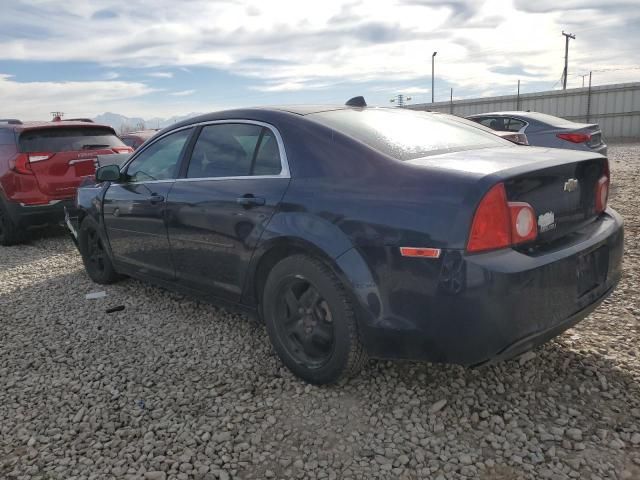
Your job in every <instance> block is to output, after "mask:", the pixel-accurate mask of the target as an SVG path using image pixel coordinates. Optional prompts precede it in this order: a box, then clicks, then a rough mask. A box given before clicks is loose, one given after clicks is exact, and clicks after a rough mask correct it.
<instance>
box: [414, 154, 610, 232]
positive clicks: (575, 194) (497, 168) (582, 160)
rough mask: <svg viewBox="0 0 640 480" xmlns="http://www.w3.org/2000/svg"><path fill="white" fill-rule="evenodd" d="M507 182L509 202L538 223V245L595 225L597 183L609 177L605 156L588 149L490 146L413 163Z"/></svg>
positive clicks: (505, 183)
mask: <svg viewBox="0 0 640 480" xmlns="http://www.w3.org/2000/svg"><path fill="white" fill-rule="evenodd" d="M411 163H414V164H418V165H424V166H429V167H435V168H445V169H449V170H457V171H461V172H465V173H467V174H469V175H473V176H477V177H478V178H479V179H486V177H491V183H498V182H501V181H502V182H504V185H505V190H506V193H507V199H508V201H510V202H526V203H528V204H530V205H531V206H532V207H533V209H534V212H535V215H536V220H537V223H538V238H537V240H536V244H542V243H547V242H551V241H554V240H556V239H558V238H560V237H563V236H565V235H567V234H569V233H571V232H574V231H576V230H578V229H579V228H580V227H582V226H583V225H585V224H586V223H589V222H591V221H593V220H594V219H595V218H596V217H597V216H598V214H597V213H596V205H595V203H596V202H595V198H596V189H597V182H598V180H599V179H600V178H601V177H602V176H603V175H608V173H609V172H608V162H607V159H606V158H605V157H603V156H602V155H599V154H594V153H592V152H587V151H577V150H561V149H545V148H538V147H524V146H521V147H510V148H488V149H484V150H473V151H466V152H455V153H450V154H445V155H437V156H433V157H427V158H423V159H418V160H413V161H411Z"/></svg>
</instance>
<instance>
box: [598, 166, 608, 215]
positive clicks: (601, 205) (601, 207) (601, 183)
mask: <svg viewBox="0 0 640 480" xmlns="http://www.w3.org/2000/svg"><path fill="white" fill-rule="evenodd" d="M608 200H609V177H608V176H606V175H603V176H602V177H600V180H598V183H596V212H597V213H602V212H604V211H605V210H606V208H607V201H608Z"/></svg>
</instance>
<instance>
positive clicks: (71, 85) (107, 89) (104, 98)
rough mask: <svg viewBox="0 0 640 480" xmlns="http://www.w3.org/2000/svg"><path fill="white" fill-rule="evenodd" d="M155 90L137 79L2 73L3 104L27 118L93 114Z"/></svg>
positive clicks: (0, 100) (40, 118) (12, 114)
mask: <svg viewBox="0 0 640 480" xmlns="http://www.w3.org/2000/svg"><path fill="white" fill-rule="evenodd" d="M153 91H154V90H153V89H152V88H149V87H148V86H147V85H145V84H143V83H137V82H122V81H92V82H17V81H15V80H14V79H13V78H12V77H11V76H10V75H6V74H0V104H2V105H4V106H5V108H6V109H7V111H10V112H11V116H17V117H18V118H21V119H26V120H42V119H46V118H48V117H49V112H52V111H63V112H65V113H67V114H69V115H72V116H85V115H89V116H91V115H93V114H94V113H95V112H96V111H101V110H108V109H109V106H110V105H113V103H114V102H118V101H122V100H127V99H133V98H137V97H141V96H144V95H147V94H149V93H152V92H153Z"/></svg>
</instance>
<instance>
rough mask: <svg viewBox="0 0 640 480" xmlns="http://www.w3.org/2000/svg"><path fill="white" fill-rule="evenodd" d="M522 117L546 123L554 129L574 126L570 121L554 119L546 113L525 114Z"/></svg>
mask: <svg viewBox="0 0 640 480" xmlns="http://www.w3.org/2000/svg"><path fill="white" fill-rule="evenodd" d="M523 116H524V115H523ZM524 117H525V118H530V119H532V120H537V121H538V122H541V123H546V124H548V125H552V126H554V127H566V126H571V125H573V124H574V122H572V121H571V120H566V119H564V118H560V117H554V116H553V115H547V114H546V113H539V112H527V114H526V116H524Z"/></svg>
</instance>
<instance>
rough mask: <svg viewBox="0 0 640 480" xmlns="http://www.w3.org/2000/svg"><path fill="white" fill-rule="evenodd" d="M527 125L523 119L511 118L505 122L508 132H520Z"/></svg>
mask: <svg viewBox="0 0 640 480" xmlns="http://www.w3.org/2000/svg"><path fill="white" fill-rule="evenodd" d="M525 125H526V123H524V122H523V121H522V120H517V119H515V118H509V119H508V122H506V124H505V130H506V131H507V132H519V131H520V130H521V129H522V128H523V127H524V126H525Z"/></svg>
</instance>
